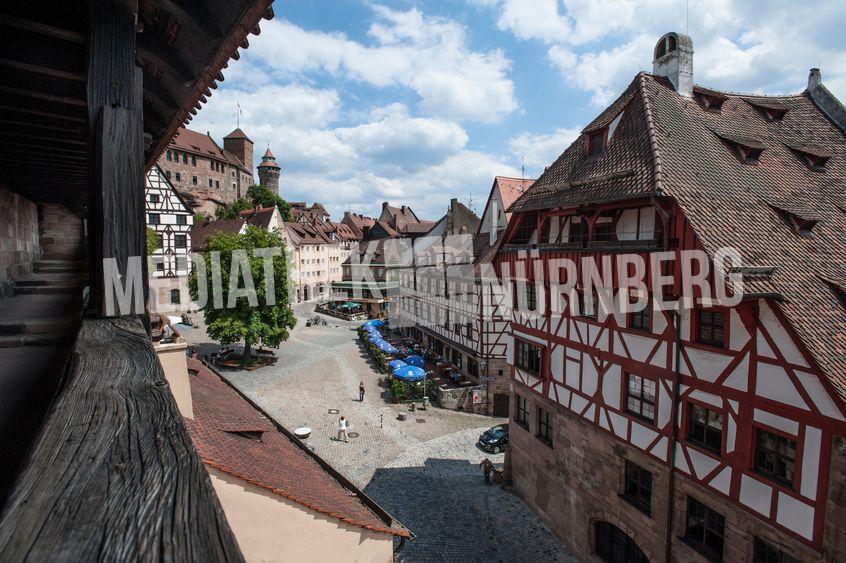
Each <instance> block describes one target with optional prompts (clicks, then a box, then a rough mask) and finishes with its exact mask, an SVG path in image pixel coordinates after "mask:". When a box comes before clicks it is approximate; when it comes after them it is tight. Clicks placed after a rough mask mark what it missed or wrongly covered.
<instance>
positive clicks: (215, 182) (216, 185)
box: [214, 180, 220, 189]
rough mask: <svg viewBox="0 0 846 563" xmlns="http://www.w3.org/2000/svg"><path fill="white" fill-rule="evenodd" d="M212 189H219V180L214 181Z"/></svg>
mask: <svg viewBox="0 0 846 563" xmlns="http://www.w3.org/2000/svg"><path fill="white" fill-rule="evenodd" d="M214 187H215V188H218V189H220V180H215V181H214Z"/></svg>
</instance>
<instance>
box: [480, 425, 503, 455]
mask: <svg viewBox="0 0 846 563" xmlns="http://www.w3.org/2000/svg"><path fill="white" fill-rule="evenodd" d="M507 445H508V425H507V424H498V425H496V426H494V427H493V428H490V429H488V430H485V432H484V433H483V434H482V435H481V436H479V447H480V448H482V449H483V450H485V451H486V452H491V453H492V454H498V453H500V452H503V451H505V447H506V446H507Z"/></svg>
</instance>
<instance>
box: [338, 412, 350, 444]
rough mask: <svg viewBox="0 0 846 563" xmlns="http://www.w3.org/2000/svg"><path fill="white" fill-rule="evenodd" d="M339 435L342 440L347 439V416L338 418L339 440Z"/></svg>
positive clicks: (345, 440)
mask: <svg viewBox="0 0 846 563" xmlns="http://www.w3.org/2000/svg"><path fill="white" fill-rule="evenodd" d="M341 436H343V437H344V442H348V440H347V417H345V416H342V417H341V418H339V419H338V441H339V442H340V441H341Z"/></svg>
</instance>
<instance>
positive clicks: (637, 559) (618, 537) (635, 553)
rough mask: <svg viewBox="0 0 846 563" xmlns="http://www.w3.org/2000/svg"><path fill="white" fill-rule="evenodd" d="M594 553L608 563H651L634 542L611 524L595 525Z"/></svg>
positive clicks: (600, 522) (599, 522) (601, 523)
mask: <svg viewBox="0 0 846 563" xmlns="http://www.w3.org/2000/svg"><path fill="white" fill-rule="evenodd" d="M594 551H595V552H596V556H597V557H599V558H600V559H601V560H603V561H606V562H607V563H649V559H648V558H647V557H646V555H645V554H644V553H643V551H641V550H640V548H639V547H638V546H637V544H636V543H635V542H634V540H633V539H632V538H630V537H629V536H627V535H626V533H625V532H624V531H623V530H621V529H620V528H618V527H617V526H615V525H614V524H611V523H610V522H602V521H597V522H596V524H594Z"/></svg>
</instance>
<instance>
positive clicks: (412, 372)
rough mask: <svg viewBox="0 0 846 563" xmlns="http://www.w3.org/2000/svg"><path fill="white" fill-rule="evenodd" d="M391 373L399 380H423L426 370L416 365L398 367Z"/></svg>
mask: <svg viewBox="0 0 846 563" xmlns="http://www.w3.org/2000/svg"><path fill="white" fill-rule="evenodd" d="M391 373H392V374H393V376H394V377H396V378H397V379H399V380H401V381H423V379H424V378H425V377H426V372H425V371H423V369H422V368H419V367H417V366H405V367H399V368H397V369H395V370H393V371H392V372H391Z"/></svg>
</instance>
